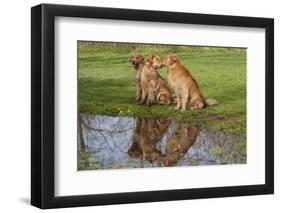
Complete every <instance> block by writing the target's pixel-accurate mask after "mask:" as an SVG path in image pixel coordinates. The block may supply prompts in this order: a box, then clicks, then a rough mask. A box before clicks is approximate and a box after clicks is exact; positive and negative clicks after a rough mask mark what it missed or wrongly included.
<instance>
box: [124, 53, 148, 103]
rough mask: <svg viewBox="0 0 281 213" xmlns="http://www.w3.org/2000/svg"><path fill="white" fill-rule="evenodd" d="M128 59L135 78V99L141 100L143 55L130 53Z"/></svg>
mask: <svg viewBox="0 0 281 213" xmlns="http://www.w3.org/2000/svg"><path fill="white" fill-rule="evenodd" d="M128 60H129V61H130V62H131V63H132V65H133V67H134V71H135V80H136V101H140V100H141V96H142V90H141V72H142V69H143V67H144V65H145V63H144V57H143V56H142V55H140V54H134V53H132V54H130V55H129V56H128Z"/></svg>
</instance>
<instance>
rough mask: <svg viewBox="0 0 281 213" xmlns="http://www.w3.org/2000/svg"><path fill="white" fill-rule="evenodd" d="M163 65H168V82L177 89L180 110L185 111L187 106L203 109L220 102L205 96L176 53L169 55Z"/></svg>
mask: <svg viewBox="0 0 281 213" xmlns="http://www.w3.org/2000/svg"><path fill="white" fill-rule="evenodd" d="M163 65H165V66H167V71H168V82H169V84H170V86H171V87H172V88H173V89H174V90H175V93H176V96H177V109H178V110H179V109H181V110H182V111H185V110H186V107H187V106H190V109H202V108H203V107H204V106H205V105H215V104H218V102H217V101H216V100H214V99H204V98H203V95H202V92H201V91H200V89H199V86H198V84H197V82H196V80H195V79H194V78H193V77H192V75H191V74H190V72H189V71H188V70H187V68H185V67H184V66H183V65H182V64H181V62H180V60H179V58H178V57H177V56H176V55H175V54H171V55H168V56H167V57H166V58H165V59H164V60H163Z"/></svg>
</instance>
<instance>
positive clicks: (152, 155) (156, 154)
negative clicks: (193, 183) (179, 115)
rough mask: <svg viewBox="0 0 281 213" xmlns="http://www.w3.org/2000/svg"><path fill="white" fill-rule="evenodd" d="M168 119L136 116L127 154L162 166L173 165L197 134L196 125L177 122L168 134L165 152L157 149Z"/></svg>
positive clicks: (168, 122) (168, 123) (193, 141)
mask: <svg viewBox="0 0 281 213" xmlns="http://www.w3.org/2000/svg"><path fill="white" fill-rule="evenodd" d="M169 125H170V121H169V120H165V119H148V118H137V121H136V127H135V130H134V136H133V143H132V146H131V147H130V149H129V150H128V154H129V155H130V156H131V157H133V158H141V157H142V158H143V159H145V160H147V161H149V162H150V163H155V162H160V163H161V164H163V165H164V166H175V165H176V164H177V162H178V161H179V160H180V159H181V158H182V157H183V156H184V155H185V154H186V153H187V151H188V150H189V148H190V147H191V146H192V145H193V144H194V143H195V141H196V138H197V136H198V134H199V128H197V127H184V126H183V125H182V124H178V125H177V126H176V128H175V131H174V132H173V133H172V135H171V136H168V142H167V144H166V149H165V150H166V151H165V154H162V153H161V151H160V150H159V149H157V144H158V143H159V142H160V140H161V138H162V137H163V135H164V134H165V132H166V131H167V129H168V127H169Z"/></svg>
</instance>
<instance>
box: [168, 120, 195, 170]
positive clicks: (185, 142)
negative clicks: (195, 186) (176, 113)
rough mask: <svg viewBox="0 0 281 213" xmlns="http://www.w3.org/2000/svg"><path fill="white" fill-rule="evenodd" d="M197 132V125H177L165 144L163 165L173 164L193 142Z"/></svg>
mask: <svg viewBox="0 0 281 213" xmlns="http://www.w3.org/2000/svg"><path fill="white" fill-rule="evenodd" d="M198 134H199V128H197V127H188V128H187V127H183V126H182V125H181V124H179V125H178V127H177V128H176V130H175V132H174V133H173V135H172V136H171V137H170V139H169V141H168V143H167V146H166V155H165V156H164V157H163V163H164V165H165V166H175V165H176V164H177V162H178V161H179V160H180V159H181V158H182V157H183V156H184V155H185V154H186V153H187V151H188V150H189V148H190V147H191V146H192V145H193V144H194V143H195V141H196V138H197V136H198Z"/></svg>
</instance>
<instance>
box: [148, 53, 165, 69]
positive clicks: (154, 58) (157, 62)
mask: <svg viewBox="0 0 281 213" xmlns="http://www.w3.org/2000/svg"><path fill="white" fill-rule="evenodd" d="M146 61H147V63H148V64H150V65H151V66H153V68H154V69H159V68H161V67H162V66H163V65H162V62H161V59H160V57H159V56H158V55H150V56H148V57H147V59H146Z"/></svg>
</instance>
